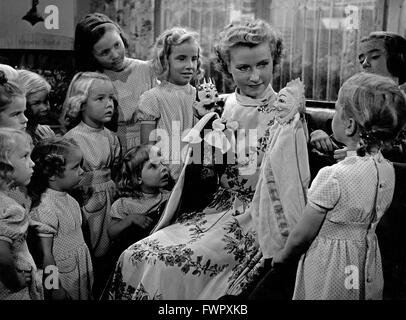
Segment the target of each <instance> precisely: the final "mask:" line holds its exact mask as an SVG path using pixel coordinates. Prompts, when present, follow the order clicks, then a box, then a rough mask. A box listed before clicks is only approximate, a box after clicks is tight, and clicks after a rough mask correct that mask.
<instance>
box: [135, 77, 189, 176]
mask: <svg viewBox="0 0 406 320" xmlns="http://www.w3.org/2000/svg"><path fill="white" fill-rule="evenodd" d="M195 99H196V89H195V88H194V87H193V86H192V85H190V84H187V85H184V86H179V85H176V84H173V83H170V82H168V81H162V82H161V83H160V84H159V85H158V86H157V87H155V88H152V89H151V90H148V91H147V92H145V93H144V94H143V95H142V96H141V98H140V106H139V113H138V119H139V120H140V121H141V123H149V124H156V128H157V130H158V131H157V138H158V136H159V137H160V138H159V139H158V140H160V141H159V142H158V146H159V147H160V148H161V151H162V156H163V157H164V159H165V160H166V161H168V162H169V168H170V170H171V175H172V177H173V178H174V179H175V180H176V179H177V178H178V176H179V174H180V169H181V166H180V160H181V159H180V155H181V150H182V148H183V147H184V144H183V143H182V142H181V137H182V134H184V132H185V131H186V130H188V129H191V128H192V127H193V125H194V122H193V103H194V101H195Z"/></svg>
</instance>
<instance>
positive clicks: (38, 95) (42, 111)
mask: <svg viewBox="0 0 406 320" xmlns="http://www.w3.org/2000/svg"><path fill="white" fill-rule="evenodd" d="M27 107H28V108H29V109H30V110H31V114H32V116H33V117H34V118H35V119H34V120H35V122H36V123H39V124H45V123H46V121H47V116H48V113H49V110H50V107H49V99H48V91H46V90H40V91H38V92H35V93H32V94H30V95H29V96H27Z"/></svg>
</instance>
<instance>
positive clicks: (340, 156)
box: [334, 148, 347, 162]
mask: <svg viewBox="0 0 406 320" xmlns="http://www.w3.org/2000/svg"><path fill="white" fill-rule="evenodd" d="M346 156H347V148H342V149H337V150H335V151H334V159H335V160H336V161H337V162H340V161H342V160H344V159H345V157H346Z"/></svg>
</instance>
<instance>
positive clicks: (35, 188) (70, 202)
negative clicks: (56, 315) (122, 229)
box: [28, 137, 93, 300]
mask: <svg viewBox="0 0 406 320" xmlns="http://www.w3.org/2000/svg"><path fill="white" fill-rule="evenodd" d="M32 158H33V161H34V163H35V167H34V175H33V178H32V180H31V183H30V185H29V186H28V190H29V192H30V194H31V195H32V198H33V209H32V210H31V213H30V216H31V219H32V226H33V228H34V230H35V234H36V235H37V236H38V238H39V241H38V242H39V244H40V245H39V247H40V253H41V254H40V256H41V262H40V263H41V264H42V268H43V269H44V270H47V269H46V268H47V267H48V266H56V267H57V270H58V275H59V283H57V284H58V288H56V287H53V286H52V287H47V283H48V284H49V283H50V281H48V282H47V280H46V279H47V278H46V277H45V278H44V280H45V281H44V287H45V293H46V295H45V297H46V298H47V299H50V300H62V299H68V298H71V299H75V300H87V299H90V298H91V297H92V294H91V289H92V285H93V267H92V261H91V257H90V252H89V249H88V247H87V245H86V243H85V240H84V237H83V232H82V214H81V210H80V206H79V204H78V202H77V201H76V200H75V199H74V198H73V197H72V196H70V195H69V193H68V192H71V191H72V190H73V189H74V188H76V187H77V186H78V185H79V182H80V179H81V177H82V174H83V169H82V163H83V154H82V151H81V150H80V148H79V146H78V145H77V144H76V143H75V142H74V141H73V140H72V139H65V138H56V137H54V138H48V139H43V140H41V141H40V142H38V144H37V145H36V146H35V148H34V150H33V155H32ZM48 273H50V272H48ZM49 276H52V274H49ZM54 284H55V283H54Z"/></svg>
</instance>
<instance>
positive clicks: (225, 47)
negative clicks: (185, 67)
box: [214, 19, 283, 78]
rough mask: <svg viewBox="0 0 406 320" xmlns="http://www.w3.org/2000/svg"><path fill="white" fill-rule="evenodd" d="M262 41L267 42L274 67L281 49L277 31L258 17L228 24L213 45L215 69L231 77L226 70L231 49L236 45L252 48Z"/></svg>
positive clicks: (278, 59) (278, 60)
mask: <svg viewBox="0 0 406 320" xmlns="http://www.w3.org/2000/svg"><path fill="white" fill-rule="evenodd" d="M262 43H268V44H269V47H270V48H271V55H272V59H273V66H274V67H275V66H276V65H277V64H279V62H280V59H281V57H282V51H283V41H282V37H281V35H280V34H279V32H278V31H276V30H275V29H274V28H273V27H272V26H271V25H270V24H268V23H267V22H265V21H263V20H259V19H258V20H253V21H243V22H233V23H231V24H229V25H228V26H226V27H225V28H224V30H223V31H222V32H221V33H220V34H219V38H218V40H217V43H216V45H215V46H214V51H215V54H216V59H215V65H216V66H217V69H218V70H219V71H220V72H222V73H224V74H225V75H227V76H228V77H230V78H231V74H230V72H229V71H228V66H229V64H230V51H231V49H232V48H234V47H238V46H246V47H249V48H252V47H255V46H257V45H259V44H262Z"/></svg>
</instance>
